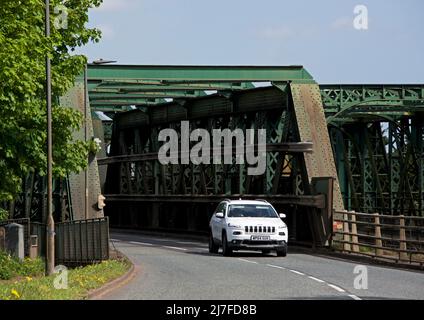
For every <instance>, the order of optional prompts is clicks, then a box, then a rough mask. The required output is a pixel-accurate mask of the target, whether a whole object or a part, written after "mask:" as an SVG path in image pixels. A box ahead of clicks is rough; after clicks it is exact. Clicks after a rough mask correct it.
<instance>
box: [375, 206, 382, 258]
mask: <svg viewBox="0 0 424 320" xmlns="http://www.w3.org/2000/svg"><path fill="white" fill-rule="evenodd" d="M374 216H375V217H374V226H375V232H374V236H375V237H376V239H375V245H376V246H377V247H383V241H382V240H381V226H380V217H379V215H378V213H374ZM375 254H376V256H378V257H380V256H382V255H383V250H382V249H380V248H378V249H376V250H375Z"/></svg>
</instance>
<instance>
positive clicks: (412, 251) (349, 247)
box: [332, 211, 424, 267]
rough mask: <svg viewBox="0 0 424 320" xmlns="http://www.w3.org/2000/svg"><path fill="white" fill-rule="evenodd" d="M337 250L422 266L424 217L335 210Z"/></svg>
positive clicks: (334, 241)
mask: <svg viewBox="0 0 424 320" xmlns="http://www.w3.org/2000/svg"><path fill="white" fill-rule="evenodd" d="M333 221H334V230H333V235H334V236H333V240H332V241H333V248H334V249H336V250H337V251H341V252H346V253H351V254H358V255H364V256H369V257H373V258H376V259H381V260H389V261H392V262H396V263H407V264H415V265H419V266H421V267H424V217H415V216H403V215H399V216H388V215H381V214H378V213H371V214H370V213H359V212H354V211H335V214H334V219H333Z"/></svg>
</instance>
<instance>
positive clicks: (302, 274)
mask: <svg viewBox="0 0 424 320" xmlns="http://www.w3.org/2000/svg"><path fill="white" fill-rule="evenodd" d="M289 271H290V272H293V273H296V274H299V275H301V276H304V275H305V274H304V273H302V272H299V271H296V270H292V269H290V270H289Z"/></svg>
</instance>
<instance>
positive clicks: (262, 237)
mask: <svg viewBox="0 0 424 320" xmlns="http://www.w3.org/2000/svg"><path fill="white" fill-rule="evenodd" d="M269 239H270V237H269V236H251V237H250V240H252V241H266V240H269Z"/></svg>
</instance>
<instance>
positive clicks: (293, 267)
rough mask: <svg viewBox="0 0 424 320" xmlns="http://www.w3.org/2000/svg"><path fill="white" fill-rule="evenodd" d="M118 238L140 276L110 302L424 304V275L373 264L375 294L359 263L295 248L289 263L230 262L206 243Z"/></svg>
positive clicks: (252, 255)
mask: <svg viewBox="0 0 424 320" xmlns="http://www.w3.org/2000/svg"><path fill="white" fill-rule="evenodd" d="M111 238H112V242H113V245H114V246H115V247H116V248H117V249H118V250H120V251H121V252H123V253H124V254H125V255H126V256H128V257H129V258H130V259H131V260H132V261H133V263H134V264H135V265H136V270H137V273H136V274H135V276H134V277H133V278H132V279H131V281H129V282H128V283H127V284H126V285H124V286H122V287H120V288H118V289H116V290H114V291H112V292H111V293H108V294H106V295H104V296H102V297H101V298H102V299H114V300H115V299H116V300H121V299H124V300H133V299H137V300H138V299H143V300H145V299H155V300H162V299H169V300H202V299H211V300H227V299H229V300H234V299H236V300H237V299H246V300H257V299H266V300H275V299H354V300H360V299H424V273H423V272H419V271H408V270H399V269H393V268H388V267H381V266H371V265H366V268H367V269H366V270H367V276H368V282H367V284H368V288H367V289H355V288H354V280H355V277H357V276H358V274H354V268H355V266H357V265H358V263H356V262H351V261H347V260H341V259H336V258H329V257H326V256H317V255H310V254H305V253H301V252H293V250H291V251H290V247H289V254H288V255H287V257H284V258H282V257H276V256H275V255H274V254H272V253H271V254H269V255H262V254H261V253H256V252H235V253H234V256H233V257H223V256H222V255H221V254H210V253H209V252H208V249H207V248H208V245H207V243H205V242H202V241H200V240H184V239H176V238H175V239H171V238H161V237H159V236H151V235H142V234H125V233H112V234H111ZM362 283H363V282H362Z"/></svg>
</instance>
